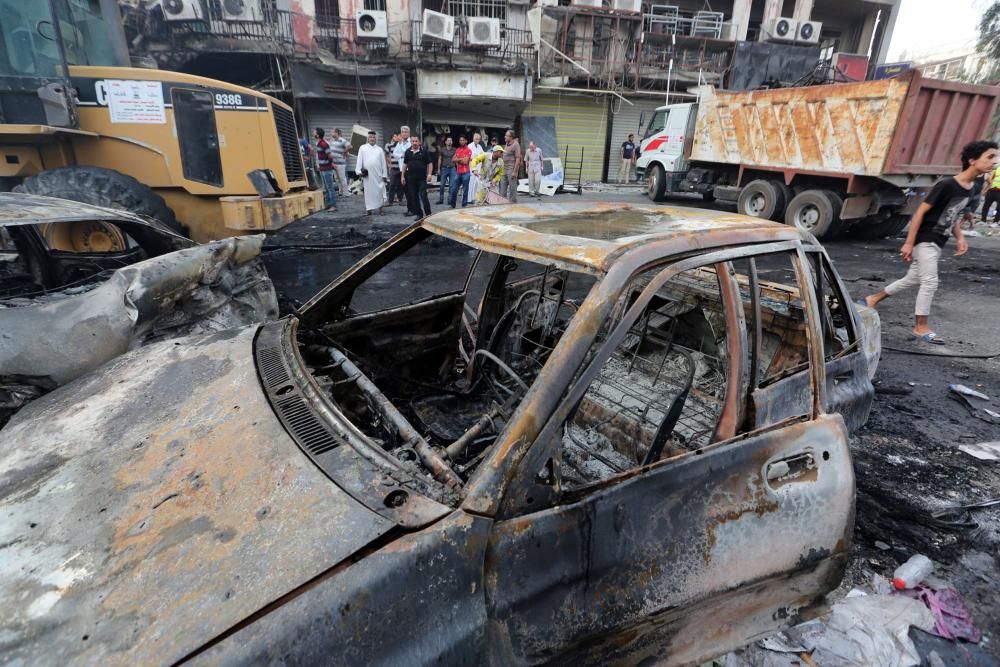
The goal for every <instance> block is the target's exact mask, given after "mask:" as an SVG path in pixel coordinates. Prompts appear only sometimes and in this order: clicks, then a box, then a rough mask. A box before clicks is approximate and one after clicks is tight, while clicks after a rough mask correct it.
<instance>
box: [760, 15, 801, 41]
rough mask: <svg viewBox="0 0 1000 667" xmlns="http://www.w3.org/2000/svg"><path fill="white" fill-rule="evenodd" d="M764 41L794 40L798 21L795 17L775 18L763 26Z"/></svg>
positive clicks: (796, 36)
mask: <svg viewBox="0 0 1000 667" xmlns="http://www.w3.org/2000/svg"><path fill="white" fill-rule="evenodd" d="M763 30H764V41H765V42H794V41H795V40H796V39H797V38H798V32H799V22H798V21H796V20H795V19H789V18H784V17H781V18H776V19H773V20H771V21H768V22H767V23H766V24H765V25H764V26H763Z"/></svg>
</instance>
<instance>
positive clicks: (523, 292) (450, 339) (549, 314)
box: [299, 236, 596, 483]
mask: <svg viewBox="0 0 1000 667" xmlns="http://www.w3.org/2000/svg"><path fill="white" fill-rule="evenodd" d="M428 243H430V244H433V246H434V249H433V253H434V258H435V260H434V263H433V265H434V271H433V276H434V280H433V281H430V280H428V279H427V278H428V276H429V275H430V274H429V273H428V270H427V269H428V262H427V259H426V257H427V254H426V250H425V247H426V246H427V245H428ZM443 256H444V257H447V258H448V259H447V260H446V261H445V262H441V259H440V258H441V257H443ZM442 276H443V279H441V277H442ZM400 277H402V279H401V280H400ZM595 282H596V281H595V279H594V277H593V276H590V275H585V274H576V273H573V272H570V271H567V270H565V269H560V268H557V267H555V266H551V265H544V264H538V263H533V262H529V261H525V260H521V259H516V258H513V257H509V256H502V255H495V254H491V253H487V252H480V251H477V250H475V249H473V248H470V247H468V246H465V245H462V244H460V243H457V242H453V241H450V240H448V239H443V238H440V237H434V236H431V237H429V238H424V239H423V241H422V242H418V243H416V244H415V245H413V246H412V247H409V248H408V249H407V250H405V251H403V252H401V253H400V254H399V255H398V256H396V257H395V258H394V259H393V260H391V261H389V262H387V263H386V264H385V265H384V266H383V267H382V269H381V270H377V271H375V272H374V273H373V274H372V275H370V276H368V277H367V278H365V279H364V280H363V281H362V282H360V284H358V285H357V286H356V287H355V288H354V290H353V293H352V294H351V295H350V297H349V304H350V309H349V310H347V311H346V312H344V311H342V313H343V314H342V315H341V316H340V317H336V318H334V321H329V322H324V323H322V324H321V325H319V326H317V327H313V328H301V329H300V331H299V343H300V350H301V351H302V354H303V357H304V359H305V360H306V362H307V364H308V365H309V366H310V370H311V371H312V374H313V376H314V378H315V379H316V381H317V382H318V384H319V385H320V387H321V388H322V389H323V391H324V392H325V394H326V395H327V397H328V398H329V399H330V400H331V401H332V402H333V403H334V405H335V406H336V407H337V408H338V409H339V410H340V411H341V412H342V413H343V414H344V415H345V416H346V417H347V418H348V419H349V420H350V421H351V422H352V423H353V424H354V425H355V426H356V427H357V428H358V429H359V430H360V432H361V433H363V434H364V436H365V437H366V438H367V439H368V440H369V441H370V442H371V443H374V444H375V446H378V447H380V448H381V449H383V450H385V451H387V452H390V453H391V454H393V455H394V456H395V457H396V458H397V459H398V460H400V461H402V462H403V463H404V464H406V465H407V466H408V467H411V468H413V469H414V470H420V471H421V472H423V473H424V474H425V475H433V476H434V477H435V478H437V479H438V480H439V481H445V480H447V479H448V478H449V473H447V472H445V473H442V474H440V475H439V474H435V473H434V467H435V466H438V467H440V466H441V465H442V463H443V465H444V467H446V468H450V470H451V472H452V473H453V474H454V475H455V476H456V478H457V479H458V480H459V483H461V482H464V481H465V480H467V479H468V478H469V476H470V475H471V474H472V472H473V471H474V470H475V468H476V467H477V466H478V465H479V463H480V462H481V461H482V460H483V459H484V458H485V456H486V454H487V451H488V450H489V448H490V447H491V446H492V444H493V443H494V441H495V440H496V438H497V436H498V435H499V434H500V433H501V432H502V431H503V429H504V426H505V425H506V423H507V421H508V420H509V419H510V417H511V415H512V414H513V413H514V411H515V410H516V409H517V407H518V406H519V405H520V403H521V400H522V399H523V398H524V396H525V394H526V392H527V390H528V389H529V387H530V386H531V385H532V384H533V383H534V381H535V379H536V378H537V377H538V375H539V373H540V372H541V370H542V369H543V368H544V366H545V364H546V362H547V361H548V358H549V355H550V354H551V352H552V350H553V349H554V348H555V346H556V345H557V344H558V342H559V340H560V339H561V337H562V334H563V333H564V331H565V330H566V327H567V325H568V324H569V322H570V320H571V319H572V318H573V316H574V315H575V314H576V312H577V308H578V307H579V304H580V303H581V302H582V300H583V299H584V298H585V297H586V295H587V294H588V293H589V291H590V289H591V288H592V286H593V285H594V283H595ZM345 359H346V360H347V361H346V363H345V361H344V360H345ZM369 382H370V384H369ZM429 453H433V454H434V455H435V456H436V457H437V459H434V458H433V457H431V456H430V454H429ZM435 461H436V462H435ZM446 483H447V482H446Z"/></svg>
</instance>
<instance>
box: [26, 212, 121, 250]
mask: <svg viewBox="0 0 1000 667" xmlns="http://www.w3.org/2000/svg"><path fill="white" fill-rule="evenodd" d="M42 235H43V236H44V237H45V243H46V245H48V246H49V248H51V249H53V250H62V251H65V252H87V253H90V252H101V253H108V252H125V251H126V250H128V242H127V241H126V240H125V235H124V234H123V233H122V231H121V230H120V229H118V227H116V226H115V225H113V224H110V223H107V222H101V221H99V220H79V221H77V222H69V223H64V224H58V225H45V226H44V228H43V230H42Z"/></svg>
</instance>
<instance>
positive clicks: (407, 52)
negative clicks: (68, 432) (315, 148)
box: [122, 0, 900, 182]
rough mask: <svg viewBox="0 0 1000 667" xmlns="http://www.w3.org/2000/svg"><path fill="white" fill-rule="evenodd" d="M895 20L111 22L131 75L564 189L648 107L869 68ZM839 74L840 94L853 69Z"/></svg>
mask: <svg viewBox="0 0 1000 667" xmlns="http://www.w3.org/2000/svg"><path fill="white" fill-rule="evenodd" d="M899 3H900V0H843V1H842V0H722V1H720V2H712V3H711V5H709V3H707V2H704V1H703V0H669V4H652V3H646V2H642V1H641V0H145V1H143V2H138V3H136V2H135V1H132V2H125V1H124V0H123V2H122V10H123V16H124V19H125V27H126V32H127V34H128V35H129V38H130V40H131V49H132V55H133V58H134V59H136V60H138V61H140V62H145V63H146V64H148V65H155V66H159V67H161V68H164V69H173V70H178V71H183V72H188V73H192V74H199V75H203V76H209V77H213V78H218V79H223V80H227V81H231V82H233V83H238V84H241V85H245V86H249V87H252V88H255V89H258V90H261V91H263V92H267V93H269V94H272V95H275V96H277V97H279V98H281V99H284V100H285V101H286V102H288V103H290V104H292V105H293V106H294V108H295V109H296V112H297V114H298V118H299V124H300V128H301V127H303V126H304V127H308V128H310V129H311V128H314V127H323V128H327V129H330V128H334V127H338V128H340V129H341V130H342V131H344V133H345V134H349V132H350V130H351V128H352V127H353V126H354V125H361V126H363V127H367V128H369V129H373V130H375V131H376V132H378V134H379V137H380V141H387V140H388V139H389V137H390V135H391V134H392V132H393V131H395V130H397V129H398V128H399V126H400V125H403V124H407V125H410V126H411V127H414V128H421V133H422V135H423V136H424V137H426V138H427V139H428V140H429V143H430V144H431V145H433V144H434V143H435V141H436V138H437V137H438V136H441V135H443V134H446V133H458V132H471V131H478V130H485V131H486V132H487V133H488V134H490V135H497V136H502V132H503V130H504V129H506V128H507V127H514V128H516V129H517V130H518V133H519V134H520V135H521V136H523V137H524V138H525V139H526V140H534V141H536V142H537V143H538V144H539V145H540V146H541V147H542V149H543V152H544V153H546V155H547V156H553V157H559V158H561V159H562V161H563V167H564V169H565V174H566V180H567V181H570V182H572V181H576V180H580V181H583V182H597V181H602V180H608V181H613V180H614V179H615V177H616V175H617V166H618V165H617V163H618V156H619V147H620V146H621V143H622V142H623V141H624V140H625V139H626V137H627V136H628V134H630V133H633V134H636V135H638V136H639V137H641V130H642V128H641V125H642V122H643V120H644V119H645V120H648V118H649V117H650V114H651V112H652V111H653V110H654V109H655V108H656V107H657V106H661V105H663V104H664V103H666V102H667V101H669V102H683V101H687V100H693V99H694V94H693V93H692V92H691V89H692V88H694V87H695V86H697V85H699V84H713V85H717V86H725V87H729V88H738V89H739V88H749V87H756V86H759V85H761V84H768V83H773V82H779V83H782V84H784V85H790V84H795V83H799V85H801V84H802V81H801V79H803V76H804V74H805V75H809V73H811V72H813V71H814V70H822V69H823V66H824V65H823V64H824V63H826V64H827V65H826V68H827V71H833V70H835V69H837V68H838V60H839V59H843V58H844V56H845V55H847V54H850V55H854V54H860V55H861V56H867V57H868V59H869V60H870V62H871V63H876V62H882V61H884V59H885V52H886V50H887V48H888V45H889V41H890V37H891V34H892V30H893V26H894V23H895V20H896V16H897V14H898V11H899ZM844 62H846V60H844ZM817 66H818V67H817ZM853 67H854V69H852V70H851V72H850V73H849V75H847V76H846V78H848V79H850V78H857V77H858V72H859V71H860V72H864V71H865V61H864V60H862V64H861V69H860V70H858V69H857V59H855V61H854V66H853ZM844 71H846V69H845V70H844ZM844 78H845V75H843V74H836V75H833V76H829V75H828V76H827V77H826V80H844ZM668 93H669V94H668ZM351 168H353V164H349V169H351Z"/></svg>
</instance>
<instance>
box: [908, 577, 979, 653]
mask: <svg viewBox="0 0 1000 667" xmlns="http://www.w3.org/2000/svg"><path fill="white" fill-rule="evenodd" d="M900 594H901V595H905V596H907V597H910V598H913V599H914V600H920V601H921V602H923V603H924V604H925V605H926V606H927V608H928V609H929V610H930V612H931V614H933V616H934V629H933V630H930V631H929V632H931V633H933V634H935V635H937V636H938V637H944V638H945V639H964V640H965V641H970V642H974V643H977V644H978V643H979V641H980V640H981V639H982V638H983V633H982V632H981V631H980V630H979V628H977V627H976V624H975V623H974V622H973V620H972V614H970V613H969V610H968V608H967V607H966V606H965V602H964V601H963V600H962V596H961V595H960V594H959V592H958V591H956V590H955V589H954V588H951V587H950V586H949V587H947V588H939V589H934V588H931V587H929V586H917V587H916V588H915V589H913V590H908V591H903V592H901V593H900Z"/></svg>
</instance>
